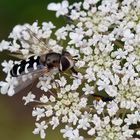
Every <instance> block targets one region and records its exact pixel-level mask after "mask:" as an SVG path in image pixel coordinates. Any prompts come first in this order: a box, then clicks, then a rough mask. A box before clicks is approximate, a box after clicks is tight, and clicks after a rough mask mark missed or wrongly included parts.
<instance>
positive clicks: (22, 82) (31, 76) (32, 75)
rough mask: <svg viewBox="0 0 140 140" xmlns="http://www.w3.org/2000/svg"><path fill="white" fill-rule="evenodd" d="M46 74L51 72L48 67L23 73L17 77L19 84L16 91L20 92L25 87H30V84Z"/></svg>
mask: <svg viewBox="0 0 140 140" xmlns="http://www.w3.org/2000/svg"><path fill="white" fill-rule="evenodd" d="M44 74H46V75H47V74H49V70H48V68H47V67H44V68H42V69H37V70H34V71H31V70H30V72H29V73H27V74H25V73H23V74H21V75H20V76H18V77H15V78H16V79H15V80H17V82H18V84H17V86H16V87H15V88H14V90H15V93H18V92H20V91H21V90H23V89H24V88H26V87H28V86H29V85H30V84H33V83H34V82H35V81H36V80H37V79H38V78H39V77H40V76H43V75H44Z"/></svg>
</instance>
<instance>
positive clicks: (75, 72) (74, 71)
mask: <svg viewBox="0 0 140 140" xmlns="http://www.w3.org/2000/svg"><path fill="white" fill-rule="evenodd" d="M71 71H72V73H74V74H75V75H77V74H78V72H77V71H76V70H75V69H74V67H72V68H71Z"/></svg>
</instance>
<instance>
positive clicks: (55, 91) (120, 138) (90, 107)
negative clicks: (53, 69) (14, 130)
mask: <svg viewBox="0 0 140 140" xmlns="http://www.w3.org/2000/svg"><path fill="white" fill-rule="evenodd" d="M48 10H52V11H55V12H56V17H59V16H64V17H65V18H66V19H67V21H68V22H67V23H66V25H63V26H62V27H61V28H59V29H56V30H53V29H54V28H56V27H55V26H54V25H53V23H51V22H49V23H46V22H43V23H42V26H39V25H38V23H37V22H34V23H33V24H32V25H30V24H25V25H17V26H15V28H14V29H13V31H12V33H11V34H10V36H9V38H10V39H12V41H4V40H3V41H2V42H1V43H0V51H3V50H9V51H10V52H12V53H13V52H14V53H16V54H20V56H19V55H17V57H22V58H24V59H26V58H27V57H28V56H30V55H32V54H34V55H43V54H46V53H47V52H48V50H49V49H51V50H53V51H54V52H59V53H60V52H61V51H62V49H65V50H67V51H68V52H69V53H70V54H71V55H72V56H75V55H78V56H79V60H78V61H77V62H76V63H75V67H76V70H77V71H78V74H77V75H75V74H70V73H69V72H65V73H59V74H58V73H56V74H52V75H47V76H46V75H44V76H42V77H40V78H39V82H38V84H37V88H40V94H39V95H37V96H36V95H35V93H32V92H29V93H28V95H27V96H26V97H23V100H25V105H26V104H28V103H30V102H36V103H38V104H39V105H38V106H37V107H35V108H34V109H33V112H32V116H33V117H36V121H37V122H36V123H35V125H36V128H35V130H34V131H33V133H34V134H40V136H41V138H45V136H46V132H45V130H46V129H47V128H48V127H52V129H55V128H56V127H57V126H58V125H59V124H64V125H65V128H64V129H61V130H60V131H61V133H62V134H63V137H64V138H68V139H69V140H84V139H86V138H87V139H95V140H128V139H131V138H135V139H137V140H138V139H139V136H140V0H84V1H83V2H75V3H74V4H72V5H69V2H68V1H67V0H63V1H62V3H51V4H49V5H48ZM16 63H19V62H17V61H16V62H13V61H11V60H10V61H9V62H6V61H4V62H3V63H2V66H3V67H4V68H3V71H4V72H5V73H6V74H7V77H6V81H1V82H0V87H1V88H0V91H1V93H2V94H8V95H13V94H14V93H15V92H14V89H15V86H17V85H18V84H19V83H18V81H16V80H15V78H13V77H11V76H10V74H9V72H10V69H11V68H12V66H13V65H14V64H16ZM97 97H98V98H100V100H99V101H98V100H95V98H97ZM110 99H111V100H110ZM43 119H44V120H43ZM83 132H84V135H83V134H82V133H83Z"/></svg>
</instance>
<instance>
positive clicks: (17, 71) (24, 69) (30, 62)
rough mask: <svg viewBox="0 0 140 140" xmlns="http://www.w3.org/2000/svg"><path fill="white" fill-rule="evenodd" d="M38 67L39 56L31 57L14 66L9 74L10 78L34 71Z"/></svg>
mask: <svg viewBox="0 0 140 140" xmlns="http://www.w3.org/2000/svg"><path fill="white" fill-rule="evenodd" d="M40 65H41V64H40V56H31V57H29V58H28V59H27V60H22V61H21V62H20V64H15V65H14V66H13V68H12V69H11V71H10V73H11V76H13V77H17V76H19V75H21V74H24V73H29V72H31V71H32V70H36V69H37V68H38V66H40Z"/></svg>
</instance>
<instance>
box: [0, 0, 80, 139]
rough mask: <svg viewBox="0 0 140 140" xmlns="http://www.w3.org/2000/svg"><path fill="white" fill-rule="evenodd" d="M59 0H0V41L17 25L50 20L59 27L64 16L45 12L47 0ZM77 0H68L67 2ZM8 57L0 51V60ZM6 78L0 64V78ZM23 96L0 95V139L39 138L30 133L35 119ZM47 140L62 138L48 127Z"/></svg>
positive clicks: (52, 0) (55, 0)
mask: <svg viewBox="0 0 140 140" xmlns="http://www.w3.org/2000/svg"><path fill="white" fill-rule="evenodd" d="M60 1H61V0H23V1H20V0H0V40H3V39H5V40H6V39H7V37H8V35H9V33H10V32H11V31H12V28H13V27H14V26H15V25H17V24H24V23H31V24H32V23H33V22H34V21H36V20H38V21H39V23H41V22H43V21H52V22H53V23H55V25H57V26H58V27H60V26H61V25H62V24H63V23H64V20H63V18H59V19H58V18H55V12H50V11H47V5H48V3H50V2H60ZM75 1H76V2H77V0H70V3H73V2H75ZM4 59H6V60H8V59H9V56H8V54H7V52H4V53H3V52H2V53H0V63H1V62H2V61H3V60H4ZM4 77H5V75H4V73H2V68H1V67H0V80H3V79H4ZM22 96H23V95H19V94H17V95H15V96H13V97H8V96H7V95H1V94H0V140H40V137H39V135H34V134H32V131H33V130H34V127H35V125H34V122H35V119H34V118H32V116H31V113H32V106H30V105H28V106H24V105H23V104H24V102H23V101H22ZM46 135H47V138H46V140H51V139H56V140H63V138H62V136H61V134H60V133H59V128H58V129H56V130H54V131H53V130H51V129H49V130H47V132H46Z"/></svg>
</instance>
